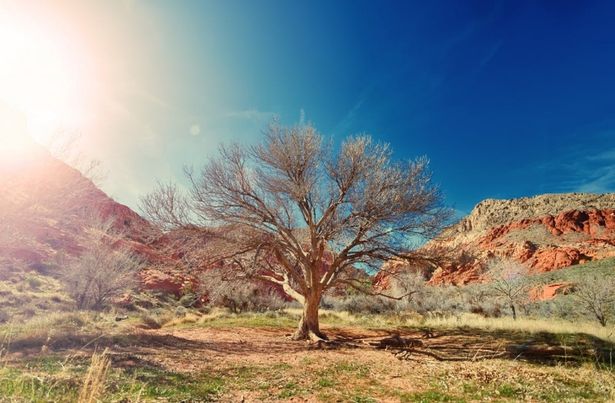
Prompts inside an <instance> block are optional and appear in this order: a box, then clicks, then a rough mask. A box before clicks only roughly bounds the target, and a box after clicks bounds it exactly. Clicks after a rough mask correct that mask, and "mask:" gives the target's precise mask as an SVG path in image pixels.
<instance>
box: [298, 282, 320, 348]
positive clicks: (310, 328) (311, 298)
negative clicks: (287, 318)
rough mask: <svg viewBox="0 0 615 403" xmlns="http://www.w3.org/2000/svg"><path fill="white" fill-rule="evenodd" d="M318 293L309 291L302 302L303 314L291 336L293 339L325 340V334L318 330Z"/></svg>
mask: <svg viewBox="0 0 615 403" xmlns="http://www.w3.org/2000/svg"><path fill="white" fill-rule="evenodd" d="M321 298H322V295H321V294H320V293H309V294H308V295H306V296H305V302H304V303H303V315H302V316H301V320H300V321H299V327H298V328H297V330H296V331H295V333H294V334H293V336H292V339H293V340H311V341H321V340H327V336H326V335H325V334H324V333H322V332H321V331H320V324H319V322H318V310H319V308H320V300H321Z"/></svg>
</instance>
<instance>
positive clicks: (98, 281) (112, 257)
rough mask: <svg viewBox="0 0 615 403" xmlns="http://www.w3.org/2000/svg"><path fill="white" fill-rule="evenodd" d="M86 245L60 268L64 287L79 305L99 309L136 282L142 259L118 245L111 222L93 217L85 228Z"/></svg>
mask: <svg viewBox="0 0 615 403" xmlns="http://www.w3.org/2000/svg"><path fill="white" fill-rule="evenodd" d="M87 233H88V239H87V240H88V243H87V249H86V251H85V252H83V253H82V254H81V256H79V257H76V258H74V259H70V260H68V262H67V263H66V264H65V267H64V269H63V270H62V280H63V282H64V284H65V287H66V291H67V292H68V294H69V295H70V296H71V298H73V300H74V301H75V303H76V305H77V308H78V309H94V310H100V309H103V308H106V307H107V306H109V305H110V303H111V301H113V300H114V299H115V298H118V297H120V296H121V295H123V294H124V293H125V292H126V291H128V290H129V289H131V288H133V287H134V286H135V285H136V273H137V272H138V270H139V269H140V268H141V266H142V262H141V261H140V260H139V259H138V258H137V257H136V256H135V255H134V254H133V253H132V252H131V251H130V250H128V249H127V248H125V247H122V246H118V245H121V237H120V235H118V234H116V233H114V232H113V226H112V224H110V223H106V222H99V221H94V222H93V223H92V227H91V228H89V229H88V231H87Z"/></svg>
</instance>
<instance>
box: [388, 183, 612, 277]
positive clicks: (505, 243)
mask: <svg viewBox="0 0 615 403" xmlns="http://www.w3.org/2000/svg"><path fill="white" fill-rule="evenodd" d="M424 251H426V252H430V253H432V254H434V255H436V256H440V257H445V259H443V262H445V263H441V264H440V266H439V267H437V268H436V269H435V270H433V271H432V273H431V276H430V282H431V283H432V284H467V283H471V282H480V281H483V280H484V277H483V275H484V272H485V270H486V269H487V266H488V264H489V261H490V260H492V259H494V258H504V259H511V260H514V261H517V262H519V263H522V264H524V265H525V266H527V267H528V268H529V269H530V272H535V273H536V272H548V271H552V270H558V269H561V268H564V267H568V266H571V265H576V264H583V263H586V262H588V261H591V260H599V259H604V258H608V257H612V256H615V194H604V195H593V194H562V195H542V196H537V197H533V198H523V199H515V200H486V201H483V202H481V203H479V204H478V205H477V206H476V208H475V209H474V210H473V211H472V213H471V214H470V215H469V216H468V217H466V218H464V219H463V220H461V221H460V222H459V223H457V224H456V225H454V226H452V227H450V228H449V229H447V230H446V231H444V232H443V234H442V235H441V236H440V237H439V238H438V239H437V240H434V241H432V242H430V243H429V244H427V245H426V246H425V247H424ZM387 265H388V266H387V267H389V266H391V267H394V266H395V265H399V264H398V263H392V262H389V263H387ZM397 269H399V268H397ZM414 269H416V268H414ZM422 269H427V268H422ZM380 281H383V280H380Z"/></svg>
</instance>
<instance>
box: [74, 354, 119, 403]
mask: <svg viewBox="0 0 615 403" xmlns="http://www.w3.org/2000/svg"><path fill="white" fill-rule="evenodd" d="M110 366H111V361H110V360H109V357H108V350H107V349H105V351H103V352H102V353H100V354H98V353H95V354H93V355H92V363H91V364H90V367H89V368H88V370H87V372H86V373H85V377H84V379H83V385H82V386H81V390H80V391H79V398H78V402H79V403H95V402H98V401H99V400H100V399H101V398H102V397H103V396H104V393H105V381H106V380H107V374H108V372H109V368H110Z"/></svg>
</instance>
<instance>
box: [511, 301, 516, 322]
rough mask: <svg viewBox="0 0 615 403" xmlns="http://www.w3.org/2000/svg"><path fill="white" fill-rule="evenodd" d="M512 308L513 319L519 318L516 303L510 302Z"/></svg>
mask: <svg viewBox="0 0 615 403" xmlns="http://www.w3.org/2000/svg"><path fill="white" fill-rule="evenodd" d="M510 309H511V310H512V314H513V320H517V309H515V304H510Z"/></svg>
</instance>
